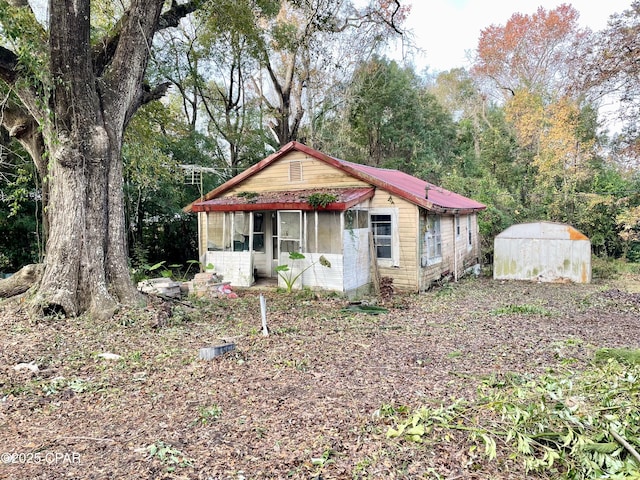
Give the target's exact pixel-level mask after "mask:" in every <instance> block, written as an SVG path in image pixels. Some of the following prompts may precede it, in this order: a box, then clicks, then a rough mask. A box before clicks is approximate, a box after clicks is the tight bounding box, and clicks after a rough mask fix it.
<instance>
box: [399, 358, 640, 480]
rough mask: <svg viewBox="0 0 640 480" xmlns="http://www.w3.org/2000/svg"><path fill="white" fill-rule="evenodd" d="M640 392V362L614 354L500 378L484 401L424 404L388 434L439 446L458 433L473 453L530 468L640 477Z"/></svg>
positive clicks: (556, 474)
mask: <svg viewBox="0 0 640 480" xmlns="http://www.w3.org/2000/svg"><path fill="white" fill-rule="evenodd" d="M639 394H640V366H639V365H636V364H634V365H624V364H621V363H619V362H618V361H616V360H615V359H609V360H607V361H606V362H605V363H603V364H595V365H591V366H590V367H589V368H588V369H586V370H585V371H583V372H572V371H566V372H562V373H558V372H551V373H548V374H546V375H542V376H540V377H538V378H534V377H531V376H528V377H522V376H520V375H511V376H503V377H501V378H500V379H498V378H497V377H495V376H494V377H492V378H491V379H490V381H488V382H483V383H482V384H481V385H480V388H479V396H478V397H479V398H478V400H477V401H475V402H466V401H464V400H456V401H454V402H453V403H451V404H449V405H441V406H439V407H426V406H425V407H420V408H419V409H417V410H415V411H414V412H412V413H411V414H410V415H408V416H407V417H406V418H404V419H402V420H400V421H398V422H397V424H396V426H395V427H392V428H389V430H388V431H387V437H388V438H403V439H406V440H409V441H413V442H420V443H422V442H430V443H434V442H440V441H446V439H447V438H450V437H451V435H452V434H453V432H454V431H458V432H460V433H464V434H466V435H467V440H468V441H470V442H472V446H471V448H470V449H469V452H470V454H475V453H480V454H481V455H484V456H486V457H488V458H489V460H493V459H500V460H499V461H502V459H506V458H509V459H511V460H515V461H517V462H520V464H521V465H523V466H524V469H525V470H526V472H539V473H543V474H544V475H549V476H550V477H549V478H556V479H565V480H569V479H571V480H574V479H590V478H616V479H622V478H638V474H637V472H638V454H637V452H636V451H635V448H634V447H633V445H637V443H638V438H640V411H639V410H638V408H637V399H638V395H639ZM545 478H547V477H545Z"/></svg>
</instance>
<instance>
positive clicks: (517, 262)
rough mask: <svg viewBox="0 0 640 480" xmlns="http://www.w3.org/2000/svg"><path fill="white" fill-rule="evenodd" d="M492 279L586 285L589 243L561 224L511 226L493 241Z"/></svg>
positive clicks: (583, 237)
mask: <svg viewBox="0 0 640 480" xmlns="http://www.w3.org/2000/svg"><path fill="white" fill-rule="evenodd" d="M493 278H495V279H504V280H537V281H541V282H561V281H566V280H570V281H572V282H576V283H589V282H590V281H591V242H590V241H589V239H588V238H587V237H586V236H585V235H583V234H582V233H580V232H579V231H578V230H576V229H575V228H573V227H572V226H570V225H566V224H563V223H553V222H535V223H521V224H519V225H512V226H511V227H509V228H507V229H506V230H505V231H504V232H502V233H500V234H499V235H498V236H496V238H495V241H494V262H493Z"/></svg>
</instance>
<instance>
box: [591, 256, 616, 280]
mask: <svg viewBox="0 0 640 480" xmlns="http://www.w3.org/2000/svg"><path fill="white" fill-rule="evenodd" d="M619 265H620V262H619V261H616V260H615V259H613V258H601V257H597V256H593V257H591V276H592V277H593V278H594V279H599V280H611V279H614V278H617V277H618V276H619V275H620V266H619Z"/></svg>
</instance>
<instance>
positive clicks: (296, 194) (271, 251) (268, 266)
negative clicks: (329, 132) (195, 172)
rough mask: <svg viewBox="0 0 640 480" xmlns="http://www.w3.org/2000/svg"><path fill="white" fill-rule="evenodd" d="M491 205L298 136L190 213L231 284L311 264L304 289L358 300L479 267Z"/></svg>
mask: <svg viewBox="0 0 640 480" xmlns="http://www.w3.org/2000/svg"><path fill="white" fill-rule="evenodd" d="M484 208H485V206H484V205H483V204H481V203H478V202H476V201H474V200H471V199H469V198H466V197H464V196H462V195H458V194H456V193H453V192H450V191H447V190H444V189H442V188H440V187H437V186H435V185H432V184H430V183H427V182H425V181H423V180H420V179H418V178H416V177H413V176H411V175H408V174H405V173H402V172H400V171H397V170H389V169H382V168H375V167H371V166H367V165H360V164H356V163H352V162H347V161H344V160H339V159H337V158H333V157H330V156H328V155H325V154H324V153H321V152H319V151H317V150H314V149H312V148H310V147H308V146H306V145H303V144H301V143H298V142H291V143H288V144H287V145H285V146H284V147H282V148H281V149H280V150H279V151H278V152H275V153H274V154H272V155H270V156H269V157H267V158H265V159H264V160H262V161H260V162H259V163H257V164H256V165H254V166H253V167H251V168H249V169H247V170H245V171H244V172H242V173H241V174H239V175H237V176H236V177H234V178H232V179H230V180H229V181H227V182H226V183H224V184H222V185H220V186H219V187H217V188H215V189H214V190H212V191H210V192H209V193H207V194H206V195H205V196H204V197H203V198H201V199H199V200H196V201H194V202H193V203H191V204H190V205H188V206H187V207H185V211H188V212H196V213H197V214H198V227H199V228H198V231H199V250H200V252H199V253H200V260H201V261H202V263H203V264H204V265H213V266H214V268H215V271H216V272H217V273H219V274H222V275H223V278H224V280H225V281H230V282H231V283H232V284H233V285H236V286H250V285H252V283H253V281H254V278H255V276H256V275H257V276H259V277H271V278H277V277H278V272H277V271H276V267H277V266H278V265H284V264H286V265H287V266H288V267H290V269H291V270H290V272H297V273H300V272H302V271H303V270H304V269H305V268H307V267H309V268H307V270H305V271H304V273H302V275H300V278H299V281H298V283H297V285H296V286H297V287H303V286H304V287H309V288H314V289H327V290H333V291H338V292H342V293H344V294H346V295H349V296H351V295H355V294H358V292H361V291H364V290H366V289H369V288H370V287H371V285H372V284H373V285H374V286H375V285H376V279H379V278H381V277H390V278H392V279H393V287H394V288H395V289H396V290H402V291H412V292H417V291H421V290H426V289H427V288H429V287H430V286H431V284H432V283H433V282H434V281H436V280H439V279H440V278H442V277H443V276H445V275H452V276H453V277H454V278H456V279H457V278H458V277H459V276H460V275H462V274H463V273H464V272H465V271H467V270H468V269H470V268H472V267H474V266H477V265H479V262H480V239H479V235H478V221H477V213H478V212H479V211H480V210H482V209H484ZM290 252H298V253H302V254H303V255H304V259H299V260H293V261H292V260H291V259H290V258H289V253H290ZM320 260H322V262H320ZM327 264H330V267H328V266H325V265H327ZM297 273H296V275H297ZM280 280H282V279H280ZM281 284H282V281H281Z"/></svg>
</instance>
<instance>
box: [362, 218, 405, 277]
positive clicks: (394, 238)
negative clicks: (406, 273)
mask: <svg viewBox="0 0 640 480" xmlns="http://www.w3.org/2000/svg"><path fill="white" fill-rule="evenodd" d="M374 215H388V216H389V217H390V218H391V235H390V237H391V242H390V243H391V258H377V261H378V266H379V267H382V268H396V267H399V266H400V235H399V233H398V230H399V228H398V209H397V208H370V209H369V218H368V221H369V232H371V235H372V237H373V246H374V248H376V247H377V246H376V244H375V232H374V229H373V222H372V220H371V219H372V217H373V216H374ZM376 256H377V255H376Z"/></svg>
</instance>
